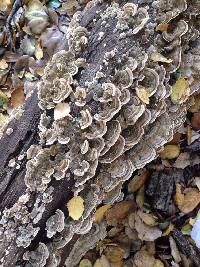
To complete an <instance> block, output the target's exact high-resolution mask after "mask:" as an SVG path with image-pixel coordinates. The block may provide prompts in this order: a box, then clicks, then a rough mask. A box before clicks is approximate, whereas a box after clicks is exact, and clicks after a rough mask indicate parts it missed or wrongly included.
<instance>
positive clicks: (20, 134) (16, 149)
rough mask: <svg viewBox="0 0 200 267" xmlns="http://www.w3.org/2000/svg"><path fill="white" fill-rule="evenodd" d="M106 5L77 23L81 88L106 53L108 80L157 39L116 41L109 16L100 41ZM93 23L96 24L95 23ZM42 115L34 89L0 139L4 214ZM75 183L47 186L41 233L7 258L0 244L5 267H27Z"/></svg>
mask: <svg viewBox="0 0 200 267" xmlns="http://www.w3.org/2000/svg"><path fill="white" fill-rule="evenodd" d="M127 2H129V1H120V6H122V5H124V4H125V3H127ZM134 2H137V1H134ZM138 2H139V1H138ZM107 4H110V1H106V2H103V3H100V4H96V5H93V6H91V7H88V8H87V9H86V10H85V11H84V12H83V14H82V18H81V22H80V24H81V26H82V27H85V28H86V29H87V30H88V31H89V33H90V40H89V42H90V46H88V48H87V49H86V50H85V51H83V52H82V53H81V55H80V57H84V58H85V59H86V62H87V63H89V64H88V65H87V64H86V66H85V67H84V71H83V72H81V71H80V72H78V74H77V75H76V76H75V78H76V80H77V81H78V83H79V85H80V86H84V85H85V83H86V82H88V81H90V82H91V81H92V78H94V76H95V74H96V72H97V71H99V69H101V66H103V62H104V60H105V58H104V55H105V52H109V51H112V50H113V49H115V48H116V47H117V53H116V57H115V58H114V59H110V60H109V61H108V65H107V68H106V71H107V73H106V75H107V77H109V75H110V76H112V75H113V74H114V72H115V69H116V68H117V64H118V62H119V60H120V59H121V58H122V57H123V55H125V54H126V53H128V51H129V50H130V49H131V48H132V47H133V45H134V44H136V45H137V46H140V48H142V50H144V51H146V50H147V48H149V46H150V45H151V44H153V40H154V38H155V37H156V36H157V34H156V33H154V34H153V35H152V36H150V40H149V41H147V42H146V43H145V42H144V40H141V35H140V33H139V34H137V35H135V36H134V37H133V36H127V37H126V38H124V39H123V38H122V39H120V40H119V35H118V34H117V33H116V32H115V31H114V28H115V26H116V20H115V19H112V17H111V16H108V22H109V23H108V25H109V27H106V28H104V29H103V30H104V32H103V38H99V36H100V35H101V33H102V27H101V23H100V17H99V14H102V13H103V12H104V11H105V10H106V8H107ZM143 6H144V5H143V4H142V5H141V7H143ZM151 12H153V8H152V7H150V9H149V13H150V14H151ZM151 16H152V17H151V19H152V21H153V22H154V20H155V17H154V15H151ZM94 21H96V22H95V24H94ZM143 33H144V32H143ZM134 42H135V43H134ZM105 44H106V45H105ZM172 78H174V77H172ZM105 81H106V79H105ZM41 113H42V110H41V109H40V108H39V106H38V96H37V90H35V91H34V92H33V94H32V95H31V96H30V97H29V98H28V99H27V101H26V103H25V105H24V108H23V113H22V115H21V116H20V117H19V118H14V119H13V120H12V121H11V122H10V123H9V124H8V126H7V127H6V129H5V130H4V133H3V136H2V138H1V140H0V149H1V155H0V211H1V212H3V210H5V209H6V208H8V209H9V208H11V207H12V206H13V205H14V204H15V203H16V201H17V200H18V198H19V197H20V196H22V195H23V194H25V192H26V185H25V182H24V177H25V173H26V163H27V159H26V157H24V158H23V159H21V160H20V166H19V167H18V168H17V169H16V168H13V167H10V166H11V165H12V163H13V162H14V161H13V159H15V161H16V162H17V163H16V164H18V162H19V160H17V158H18V157H19V155H22V154H24V153H26V151H27V150H28V148H29V147H30V146H31V145H37V144H39V135H38V131H39V130H38V124H39V121H40V116H41ZM9 128H11V129H13V132H12V133H11V134H10V135H8V132H9ZM74 182H75V181H74V177H73V176H72V175H70V177H69V179H63V180H60V181H56V180H55V181H52V182H51V183H50V185H51V186H53V188H54V192H53V201H51V202H50V203H49V204H48V205H47V207H46V209H45V212H44V214H43V216H42V218H41V219H40V220H39V222H38V223H37V226H38V227H39V228H40V230H39V232H38V234H37V235H36V237H35V238H34V239H33V241H32V242H31V244H30V246H29V247H28V248H21V247H19V248H18V247H17V246H16V243H15V240H14V241H13V242H12V243H11V244H10V245H9V248H8V247H7V248H6V249H7V251H8V255H6V254H5V247H2V246H1V245H0V258H2V257H4V265H3V266H4V267H12V266H17V265H18V266H26V262H25V261H24V260H23V259H22V255H23V254H24V252H25V251H27V250H33V249H35V248H37V246H38V244H39V243H40V242H43V243H46V242H47V241H48V239H47V237H46V236H45V226H46V221H47V219H48V218H49V217H51V216H52V215H53V214H54V213H55V211H56V210H57V209H61V210H62V211H63V212H64V213H65V215H66V216H68V214H67V212H66V208H65V204H66V203H67V202H68V200H69V199H70V198H72V196H73V192H72V191H71V188H72V187H73V185H74ZM170 190H171V189H170ZM170 192H171V191H170ZM32 198H33V201H32V205H34V199H35V195H34V192H33V194H32ZM29 208H30V209H31V208H33V206H32V207H29ZM164 208H165V207H164ZM164 208H163V209H164ZM77 239H78V235H74V237H73V238H72V240H71V241H70V242H69V243H68V244H67V245H66V246H65V247H64V248H62V249H61V253H60V254H61V263H60V266H64V262H65V259H66V258H67V257H68V255H69V254H70V251H71V250H72V248H73V245H74V243H75V242H76V241H77ZM0 244H1V241H0ZM31 266H32V265H31ZM34 266H37V265H34ZM38 266H40V265H38ZM45 266H48V265H45Z"/></svg>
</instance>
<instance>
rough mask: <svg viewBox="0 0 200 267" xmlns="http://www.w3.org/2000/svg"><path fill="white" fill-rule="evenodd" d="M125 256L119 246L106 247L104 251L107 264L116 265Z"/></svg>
mask: <svg viewBox="0 0 200 267" xmlns="http://www.w3.org/2000/svg"><path fill="white" fill-rule="evenodd" d="M124 254H125V251H124V249H122V248H120V247H119V246H117V245H116V246H107V247H106V249H105V255H106V258H107V259H108V260H109V262H112V263H117V262H121V260H122V259H123V257H124Z"/></svg>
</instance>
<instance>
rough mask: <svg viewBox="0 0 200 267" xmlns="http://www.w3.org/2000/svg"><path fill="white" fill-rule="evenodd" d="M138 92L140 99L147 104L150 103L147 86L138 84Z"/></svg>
mask: <svg viewBox="0 0 200 267" xmlns="http://www.w3.org/2000/svg"><path fill="white" fill-rule="evenodd" d="M136 94H137V96H138V97H139V99H140V100H142V102H144V103H145V104H149V93H148V91H147V89H146V88H145V87H143V86H138V87H137V88H136Z"/></svg>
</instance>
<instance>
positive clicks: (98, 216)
mask: <svg viewBox="0 0 200 267" xmlns="http://www.w3.org/2000/svg"><path fill="white" fill-rule="evenodd" d="M111 207H112V205H110V204H106V205H103V206H102V207H100V208H98V209H97V210H96V212H95V214H94V221H95V222H97V223H99V222H101V221H103V219H104V217H105V214H106V212H107V210H109V209H110V208H111Z"/></svg>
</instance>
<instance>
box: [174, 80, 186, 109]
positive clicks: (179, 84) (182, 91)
mask: <svg viewBox="0 0 200 267" xmlns="http://www.w3.org/2000/svg"><path fill="white" fill-rule="evenodd" d="M189 94H190V88H189V84H188V81H187V79H185V78H180V79H178V80H177V81H176V83H175V84H174V85H173V86H172V93H171V100H172V102H173V103H174V104H181V103H183V102H185V101H186V100H187V98H188V96H189Z"/></svg>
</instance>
